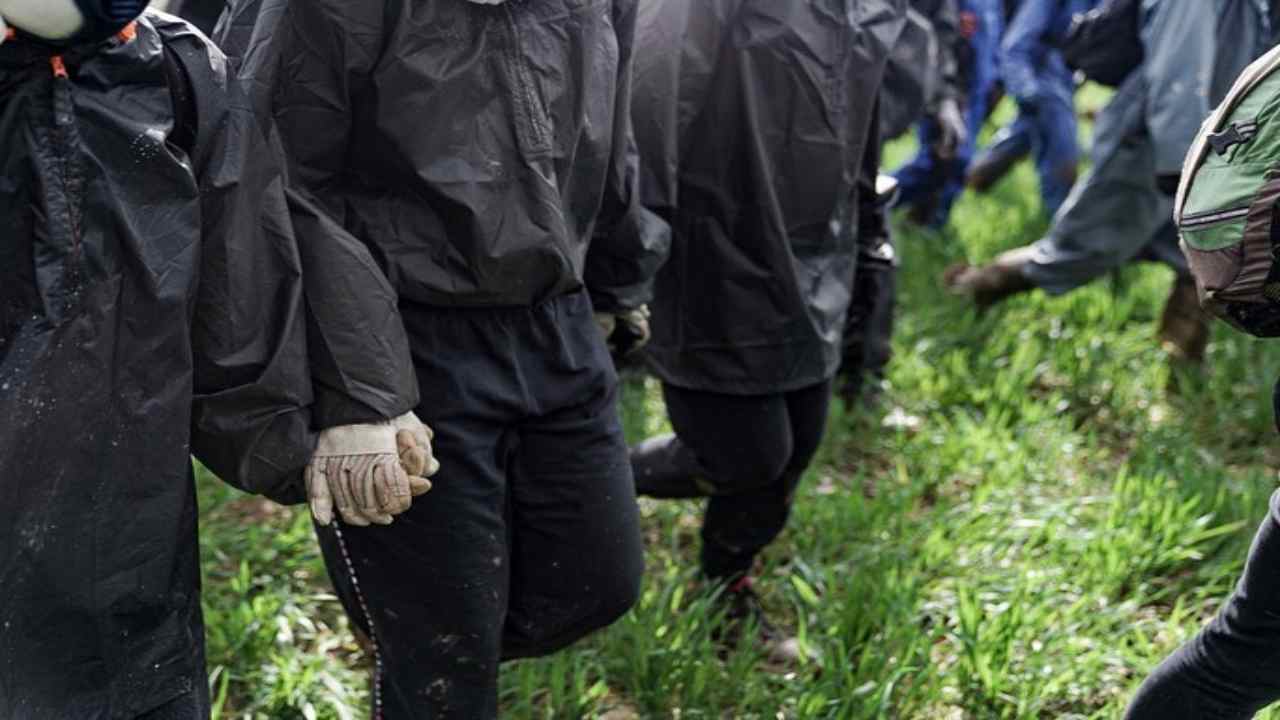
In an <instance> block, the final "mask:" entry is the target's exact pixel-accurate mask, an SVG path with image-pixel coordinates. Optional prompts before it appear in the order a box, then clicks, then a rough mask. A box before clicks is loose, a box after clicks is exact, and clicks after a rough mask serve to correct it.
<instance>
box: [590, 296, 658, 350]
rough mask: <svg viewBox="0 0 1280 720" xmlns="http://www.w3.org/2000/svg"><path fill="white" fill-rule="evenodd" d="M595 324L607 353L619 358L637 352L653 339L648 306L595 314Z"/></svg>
mask: <svg viewBox="0 0 1280 720" xmlns="http://www.w3.org/2000/svg"><path fill="white" fill-rule="evenodd" d="M596 324H597V325H599V326H600V332H602V333H604V339H605V341H606V342H607V343H608V345H609V352H610V353H613V354H614V355H616V356H619V357H621V356H625V355H630V354H632V353H634V352H639V351H640V350H641V349H642V348H644V346H645V345H648V344H649V340H651V339H652V338H653V332H652V331H651V330H650V329H649V306H648V305H641V306H640V307H638V308H634V309H632V310H626V311H623V312H620V313H617V314H613V313H596Z"/></svg>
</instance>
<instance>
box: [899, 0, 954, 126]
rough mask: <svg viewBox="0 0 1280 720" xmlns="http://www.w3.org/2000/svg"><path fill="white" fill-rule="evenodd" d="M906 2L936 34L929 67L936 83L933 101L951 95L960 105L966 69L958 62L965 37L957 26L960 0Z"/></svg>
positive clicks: (915, 0)
mask: <svg viewBox="0 0 1280 720" xmlns="http://www.w3.org/2000/svg"><path fill="white" fill-rule="evenodd" d="M908 6H909V7H910V8H911V9H912V10H915V11H916V12H917V13H919V14H920V15H922V16H924V17H925V18H927V19H928V20H929V22H930V24H931V25H932V26H933V31H934V33H935V35H936V36H937V38H938V59H937V64H936V65H935V66H934V68H933V71H934V72H935V73H937V76H938V84H937V85H936V86H935V91H936V94H935V96H934V98H933V102H934V103H935V104H936V103H937V102H938V101H940V100H941V99H942V98H951V99H952V100H955V101H956V102H958V103H960V104H961V106H963V105H964V102H965V98H966V97H967V96H968V91H967V87H968V85H967V83H968V72H969V69H968V68H966V67H962V65H961V60H962V59H967V55H968V53H967V52H966V49H965V47H966V45H967V44H968V38H967V37H965V35H964V32H963V29H962V28H961V13H960V9H961V4H960V0H910V2H909V3H908ZM966 64H967V63H966Z"/></svg>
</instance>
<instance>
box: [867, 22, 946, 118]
mask: <svg viewBox="0 0 1280 720" xmlns="http://www.w3.org/2000/svg"><path fill="white" fill-rule="evenodd" d="M940 52H941V48H940V46H939V42H938V35H937V32H936V31H935V29H934V25H933V23H931V22H930V21H929V20H928V18H926V17H925V16H923V15H921V14H920V13H918V12H916V11H915V10H913V9H911V8H908V9H907V15H906V23H905V24H904V25H903V28H902V33H901V34H900V35H899V36H898V42H896V43H895V44H894V46H893V52H892V53H891V54H890V55H889V62H888V64H886V65H885V70H884V84H883V86H882V87H881V89H880V137H881V138H882V139H884V140H886V141H887V140H891V139H893V138H896V137H898V136H899V135H902V134H903V133H905V132H906V131H907V130H910V129H911V127H912V126H913V125H915V124H916V122H917V121H918V120H920V118H922V117H924V114H925V111H927V110H929V109H931V107H932V105H933V104H934V103H935V102H936V100H937V98H938V92H939V90H938V85H939V83H940V82H941V79H940V78H939V76H938V67H939V63H940V57H941V56H940Z"/></svg>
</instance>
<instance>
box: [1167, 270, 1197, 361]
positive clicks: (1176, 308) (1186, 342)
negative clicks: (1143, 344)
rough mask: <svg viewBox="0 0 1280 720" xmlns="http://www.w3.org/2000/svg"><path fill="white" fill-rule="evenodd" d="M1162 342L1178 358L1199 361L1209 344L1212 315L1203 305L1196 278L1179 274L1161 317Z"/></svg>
mask: <svg viewBox="0 0 1280 720" xmlns="http://www.w3.org/2000/svg"><path fill="white" fill-rule="evenodd" d="M1159 337H1160V344H1161V346H1162V347H1163V348H1164V349H1165V351H1166V352H1168V353H1169V355H1170V357H1172V358H1173V359H1175V360H1179V361H1183V362H1189V363H1193V364H1199V363H1201V362H1203V361H1204V352H1205V349H1206V348H1207V347H1208V345H1209V317H1208V316H1207V315H1205V313H1204V310H1201V309H1200V296H1199V294H1198V293H1197V292H1196V284H1195V281H1194V280H1192V279H1191V278H1189V277H1179V278H1178V279H1177V280H1175V281H1174V283H1173V290H1172V291H1171V292H1170V293H1169V300H1168V302H1166V303H1165V306H1164V313H1163V315H1162V316H1161V317H1160V335H1159Z"/></svg>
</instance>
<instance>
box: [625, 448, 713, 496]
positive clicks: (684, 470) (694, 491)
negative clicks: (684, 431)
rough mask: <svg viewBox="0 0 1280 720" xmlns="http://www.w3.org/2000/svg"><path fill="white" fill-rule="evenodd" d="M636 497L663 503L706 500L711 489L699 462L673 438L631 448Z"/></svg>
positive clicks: (691, 452) (690, 451)
mask: <svg viewBox="0 0 1280 720" xmlns="http://www.w3.org/2000/svg"><path fill="white" fill-rule="evenodd" d="M631 472H632V474H633V475H635V479H636V494H637V495H645V496H647V497H652V498H661V499H666V500H681V499H686V498H700V497H707V496H708V495H711V494H713V493H712V491H713V490H714V488H713V487H712V486H711V482H710V481H709V480H708V479H707V476H706V473H704V472H703V471H702V467H701V465H700V464H699V463H698V459H697V458H696V457H694V454H693V451H692V450H690V449H689V447H688V446H687V445H685V444H684V443H682V442H680V438H678V437H676V436H675V435H662V436H660V437H656V438H649V439H648V440H645V441H644V442H642V443H640V444H639V445H636V446H635V447H633V448H631Z"/></svg>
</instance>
